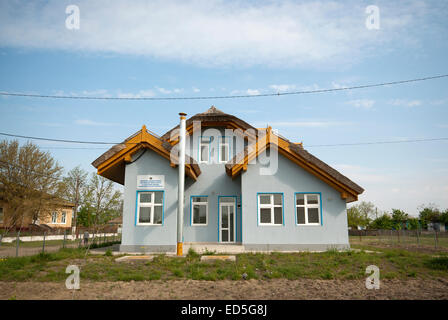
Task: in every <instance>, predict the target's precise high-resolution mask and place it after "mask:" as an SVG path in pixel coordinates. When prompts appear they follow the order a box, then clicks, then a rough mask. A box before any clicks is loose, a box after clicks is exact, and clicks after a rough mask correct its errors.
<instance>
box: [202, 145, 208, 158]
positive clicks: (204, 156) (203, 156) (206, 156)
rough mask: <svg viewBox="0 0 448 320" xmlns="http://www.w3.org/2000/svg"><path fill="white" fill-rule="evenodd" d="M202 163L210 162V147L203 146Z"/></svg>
mask: <svg viewBox="0 0 448 320" xmlns="http://www.w3.org/2000/svg"><path fill="white" fill-rule="evenodd" d="M201 161H208V146H204V145H202V146H201Z"/></svg>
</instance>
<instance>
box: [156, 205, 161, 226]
mask: <svg viewBox="0 0 448 320" xmlns="http://www.w3.org/2000/svg"><path fill="white" fill-rule="evenodd" d="M154 223H155V224H162V206H154Z"/></svg>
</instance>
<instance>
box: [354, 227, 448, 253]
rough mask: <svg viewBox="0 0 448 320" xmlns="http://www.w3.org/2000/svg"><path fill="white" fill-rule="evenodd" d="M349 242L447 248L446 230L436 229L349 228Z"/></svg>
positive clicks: (447, 236)
mask: <svg viewBox="0 0 448 320" xmlns="http://www.w3.org/2000/svg"><path fill="white" fill-rule="evenodd" d="M349 235H350V242H351V243H355V244H365V245H369V244H380V245H381V244H382V245H392V246H403V247H406V246H410V247H413V246H415V247H425V248H434V249H441V250H444V249H447V250H448V232H447V231H437V230H431V231H428V230H421V229H418V230H349Z"/></svg>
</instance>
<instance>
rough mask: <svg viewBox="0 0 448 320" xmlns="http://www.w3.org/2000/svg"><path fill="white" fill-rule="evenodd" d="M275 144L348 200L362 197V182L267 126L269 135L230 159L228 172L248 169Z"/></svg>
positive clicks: (234, 172)
mask: <svg viewBox="0 0 448 320" xmlns="http://www.w3.org/2000/svg"><path fill="white" fill-rule="evenodd" d="M271 147H275V148H276V149H277V150H278V151H279V153H280V154H282V155H283V156H285V157H286V158H288V159H289V160H291V161H293V162H294V163H296V164H298V165H299V166H300V167H302V168H303V169H305V170H306V171H308V172H310V173H311V174H313V175H314V176H316V177H317V178H319V179H321V180H323V181H324V182H326V183H327V184H329V185H330V186H332V187H333V188H335V189H336V190H338V191H339V192H340V193H341V198H342V199H345V200H346V201H347V202H352V201H356V200H358V195H359V194H361V193H363V192H364V189H363V188H361V187H360V186H359V185H357V184H356V183H354V182H353V181H351V180H350V179H349V178H347V177H346V176H344V175H343V174H341V173H340V172H338V171H337V170H335V169H333V168H332V167H330V166H329V165H327V164H326V163H324V162H323V161H321V160H319V159H318V158H316V157H315V156H313V155H312V154H311V153H309V152H308V151H306V150H305V149H304V148H303V146H302V144H298V143H292V142H290V141H288V140H286V139H285V138H283V137H280V136H278V135H276V134H274V133H273V132H272V130H271V128H267V129H266V134H265V135H263V136H261V135H259V138H258V140H257V142H256V143H254V144H252V145H249V146H248V147H246V148H245V149H244V150H243V151H242V152H240V153H239V154H237V155H236V156H235V157H233V158H232V159H230V160H229V162H228V163H227V164H226V165H225V167H226V172H227V174H228V175H229V176H231V177H232V178H234V177H236V176H237V175H239V174H240V173H241V172H242V171H246V170H247V165H248V164H249V163H250V161H252V160H253V159H255V158H256V157H257V156H258V155H259V154H261V153H262V152H264V151H265V150H266V149H268V148H271Z"/></svg>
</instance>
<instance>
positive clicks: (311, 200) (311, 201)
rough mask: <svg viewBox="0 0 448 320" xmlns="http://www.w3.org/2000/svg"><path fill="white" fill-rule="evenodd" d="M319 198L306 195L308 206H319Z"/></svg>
mask: <svg viewBox="0 0 448 320" xmlns="http://www.w3.org/2000/svg"><path fill="white" fill-rule="evenodd" d="M317 197H318V195H317V194H307V195H306V203H307V204H318V201H317Z"/></svg>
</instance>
